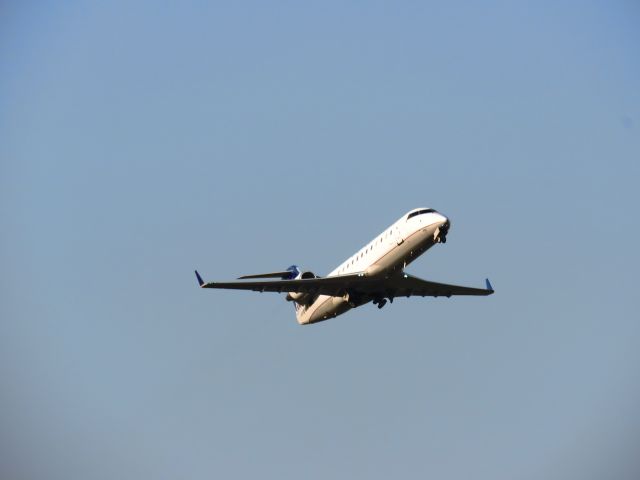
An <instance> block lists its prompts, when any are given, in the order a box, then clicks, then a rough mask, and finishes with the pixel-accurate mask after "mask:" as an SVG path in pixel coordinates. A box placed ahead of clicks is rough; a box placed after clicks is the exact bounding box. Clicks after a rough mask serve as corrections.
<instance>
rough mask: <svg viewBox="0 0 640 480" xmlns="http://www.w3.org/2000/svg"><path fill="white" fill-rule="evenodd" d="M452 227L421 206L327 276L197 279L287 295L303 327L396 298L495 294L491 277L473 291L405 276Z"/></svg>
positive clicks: (295, 273)
mask: <svg viewBox="0 0 640 480" xmlns="http://www.w3.org/2000/svg"><path fill="white" fill-rule="evenodd" d="M450 227H451V223H450V222H449V219H448V218H447V217H445V216H444V215H442V214H440V213H438V212H437V211H435V210H434V209H432V208H416V209H414V210H411V211H410V212H408V213H406V214H405V215H403V216H402V217H400V219H399V220H398V221H397V222H395V223H394V224H393V225H391V226H390V227H388V228H386V229H385V230H384V231H383V232H382V233H381V234H380V235H378V236H377V237H375V238H374V239H373V240H371V242H369V243H367V244H366V245H365V246H364V247H362V248H361V249H360V250H359V251H358V252H357V253H356V254H355V255H352V256H351V257H349V258H348V259H347V260H345V261H344V262H342V264H341V265H339V266H338V267H337V268H336V269H335V270H333V271H332V272H331V273H330V274H329V275H327V276H326V277H319V276H317V275H315V274H314V273H313V272H302V271H300V269H299V268H298V267H297V266H296V265H292V266H290V267H289V268H287V269H286V270H284V271H281V272H271V273H260V274H255V275H245V276H242V277H239V278H238V280H242V281H240V282H204V281H203V280H202V277H201V276H200V274H199V273H198V272H197V271H196V277H197V279H198V283H199V284H200V287H202V288H224V289H232V290H252V291H255V292H276V293H284V292H286V293H287V296H286V300H287V301H289V302H293V305H294V307H295V310H296V318H297V320H298V323H299V324H301V325H306V324H310V323H316V322H321V321H323V320H328V319H330V318H334V317H337V316H338V315H341V314H343V313H345V312H348V311H349V310H351V309H352V308H356V307H360V306H362V305H364V304H366V303H369V302H373V304H374V305H377V306H378V308H382V307H384V306H385V305H386V303H387V301H389V302H391V303H393V299H394V298H396V297H412V296H421V297H440V296H443V297H451V296H452V295H491V294H492V293H493V288H492V287H491V283H490V282H489V279H486V280H485V285H486V288H471V287H462V286H458V285H448V284H446V283H437V282H432V281H429V280H423V279H421V278H418V277H414V276H413V275H409V274H408V273H405V272H404V269H405V267H406V266H407V265H409V264H410V263H411V262H413V261H414V260H415V259H416V258H418V257H419V256H420V255H422V254H423V253H424V252H426V251H427V250H428V249H430V248H431V247H432V246H434V245H435V244H437V243H446V241H447V234H448V233H449V228H450ZM263 279H279V280H263Z"/></svg>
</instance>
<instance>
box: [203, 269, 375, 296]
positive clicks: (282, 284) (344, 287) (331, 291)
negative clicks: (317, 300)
mask: <svg viewBox="0 0 640 480" xmlns="http://www.w3.org/2000/svg"><path fill="white" fill-rule="evenodd" d="M196 277H198V283H199V284H200V287H202V288H224V289H230V290H251V291H254V292H276V293H282V292H298V293H311V294H314V295H330V296H342V295H344V294H345V293H346V292H347V291H348V290H360V289H361V288H362V287H363V286H364V284H367V283H371V280H369V279H367V278H366V277H364V275H363V274H350V275H339V276H335V277H325V278H305V279H298V280H271V281H250V282H204V281H203V280H202V277H201V276H200V274H199V273H198V272H197V271H196Z"/></svg>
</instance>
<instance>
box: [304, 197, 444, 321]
mask: <svg viewBox="0 0 640 480" xmlns="http://www.w3.org/2000/svg"><path fill="white" fill-rule="evenodd" d="M426 211H428V212H427V213H419V212H426ZM444 224H447V228H448V219H447V218H446V217H445V216H444V215H441V214H440V213H437V212H436V211H434V210H431V209H415V210H412V211H410V212H408V213H407V214H405V215H403V216H402V217H401V218H400V219H399V220H398V221H396V222H395V223H394V224H392V225H391V226H390V227H388V228H387V229H385V230H384V231H383V232H382V233H380V235H378V236H377V237H375V238H374V239H373V240H371V242H369V243H368V244H367V245H365V246H364V247H362V248H361V249H360V250H359V251H358V252H357V253H356V254H355V255H353V256H351V257H349V258H348V259H347V260H345V261H344V262H343V263H342V264H340V265H339V266H338V267H337V268H336V269H335V270H333V271H332V272H331V273H329V275H327V276H328V277H335V276H340V275H347V274H354V273H360V274H362V275H363V276H366V277H377V276H382V277H389V276H391V275H396V274H400V273H401V272H402V270H403V269H404V267H405V266H406V265H408V264H409V263H411V262H412V261H413V260H415V259H416V258H418V257H419V256H420V255H422V254H423V253H424V252H426V251H427V250H428V249H429V248H431V247H432V246H433V245H434V244H435V243H437V242H438V239H439V233H440V228H441V227H442V226H443V225H444ZM371 300H372V298H362V299H357V300H355V301H354V299H350V298H348V295H345V296H344V297H332V296H328V295H320V296H318V298H316V299H315V300H314V301H313V302H312V303H311V304H309V305H304V306H303V305H299V306H297V308H296V317H297V320H298V323H300V324H307V323H314V322H319V321H322V320H326V319H329V318H333V317H335V316H337V315H340V314H342V313H345V312H346V311H348V310H350V309H351V308H354V307H357V306H360V305H362V304H364V303H367V302H369V301H371Z"/></svg>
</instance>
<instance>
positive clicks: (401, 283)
mask: <svg viewBox="0 0 640 480" xmlns="http://www.w3.org/2000/svg"><path fill="white" fill-rule="evenodd" d="M485 285H486V288H472V287H463V286H460V285H449V284H447V283H438V282H431V281H429V280H423V279H421V278H418V277H414V276H413V275H408V274H406V273H405V274H402V275H399V276H397V277H392V278H390V279H388V280H386V281H385V291H388V292H391V295H392V296H394V297H411V296H420V297H450V296H452V295H491V294H492V293H493V287H492V286H491V283H490V282H489V279H486V280H485Z"/></svg>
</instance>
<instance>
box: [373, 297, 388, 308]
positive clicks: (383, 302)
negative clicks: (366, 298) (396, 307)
mask: <svg viewBox="0 0 640 480" xmlns="http://www.w3.org/2000/svg"><path fill="white" fill-rule="evenodd" d="M373 304H374V305H377V306H378V308H382V307H384V306H385V305H386V304H387V300H386V299H385V298H376V299H374V300H373Z"/></svg>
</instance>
